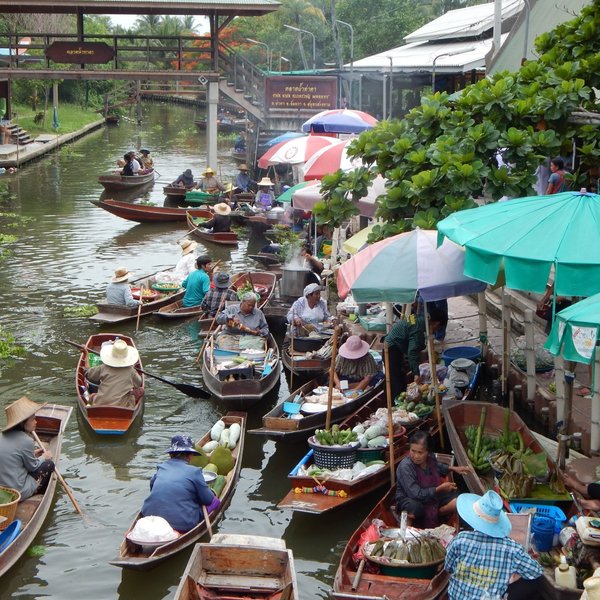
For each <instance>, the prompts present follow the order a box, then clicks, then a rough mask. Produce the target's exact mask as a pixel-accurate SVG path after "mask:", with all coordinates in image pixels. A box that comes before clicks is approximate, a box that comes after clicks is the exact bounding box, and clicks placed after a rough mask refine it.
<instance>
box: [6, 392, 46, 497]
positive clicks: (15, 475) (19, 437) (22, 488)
mask: <svg viewBox="0 0 600 600" xmlns="http://www.w3.org/2000/svg"><path fill="white" fill-rule="evenodd" d="M43 406H46V403H44V404H38V403H37V402H33V401H32V400H30V399H29V398H27V396H21V397H20V398H19V399H18V400H17V401H15V402H13V403H12V404H9V405H8V406H7V407H6V408H5V409H4V412H5V413H6V426H5V427H4V429H3V430H2V435H1V436H0V485H3V486H6V487H9V488H12V489H14V490H17V491H18V492H19V493H20V494H21V500H26V499H27V498H29V497H30V496H33V495H34V494H43V493H44V492H45V491H46V488H47V487H48V483H49V481H50V477H51V475H52V473H53V472H54V462H53V461H52V453H51V452H49V451H48V450H46V451H44V450H43V449H42V448H36V446H35V443H34V441H33V439H32V437H31V433H32V432H33V431H35V425H36V419H35V413H36V412H37V411H38V410H40V408H42V407H43Z"/></svg>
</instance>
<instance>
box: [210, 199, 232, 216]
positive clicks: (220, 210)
mask: <svg viewBox="0 0 600 600" xmlns="http://www.w3.org/2000/svg"><path fill="white" fill-rule="evenodd" d="M213 210H214V211H215V212H216V213H217V214H218V215H223V216H227V215H228V214H229V213H230V212H231V207H230V206H229V204H225V202H219V204H215V205H214V206H213Z"/></svg>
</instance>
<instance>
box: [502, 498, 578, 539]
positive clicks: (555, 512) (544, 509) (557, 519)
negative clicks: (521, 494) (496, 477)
mask: <svg viewBox="0 0 600 600" xmlns="http://www.w3.org/2000/svg"><path fill="white" fill-rule="evenodd" d="M530 509H535V515H537V516H541V517H548V518H549V519H554V531H556V532H557V533H558V532H560V530H561V529H562V528H563V527H564V526H565V523H566V521H567V515H565V513H564V512H563V511H562V510H561V509H560V508H558V506H552V505H544V504H527V503H521V502H511V503H510V510H512V511H513V512H515V513H520V512H529V510H530Z"/></svg>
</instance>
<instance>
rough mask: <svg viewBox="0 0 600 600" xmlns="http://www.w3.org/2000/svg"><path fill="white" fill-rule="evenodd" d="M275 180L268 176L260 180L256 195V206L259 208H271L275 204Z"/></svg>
mask: <svg viewBox="0 0 600 600" xmlns="http://www.w3.org/2000/svg"><path fill="white" fill-rule="evenodd" d="M272 188H273V182H272V181H271V180H270V179H269V178H268V177H263V178H262V179H261V180H260V181H259V182H258V192H256V196H255V197H254V207H255V208H258V209H259V210H265V211H266V210H270V209H271V208H272V207H273V204H275V194H273V189H272Z"/></svg>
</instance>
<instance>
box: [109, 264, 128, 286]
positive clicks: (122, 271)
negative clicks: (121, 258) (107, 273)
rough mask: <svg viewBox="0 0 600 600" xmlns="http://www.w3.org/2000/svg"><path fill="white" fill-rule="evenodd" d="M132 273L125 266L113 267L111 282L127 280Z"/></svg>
mask: <svg viewBox="0 0 600 600" xmlns="http://www.w3.org/2000/svg"><path fill="white" fill-rule="evenodd" d="M132 275H133V273H132V272H131V271H129V270H128V269H127V267H117V268H116V269H115V274H114V277H113V278H112V279H111V281H112V282H113V283H119V282H121V281H127V280H128V279H129V278H130V277H131V276H132Z"/></svg>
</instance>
